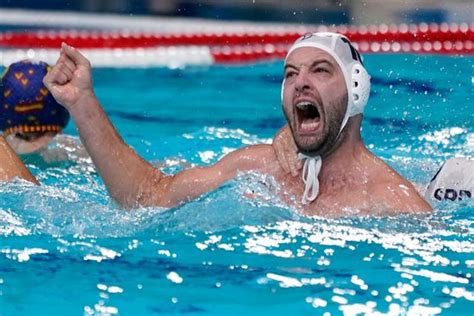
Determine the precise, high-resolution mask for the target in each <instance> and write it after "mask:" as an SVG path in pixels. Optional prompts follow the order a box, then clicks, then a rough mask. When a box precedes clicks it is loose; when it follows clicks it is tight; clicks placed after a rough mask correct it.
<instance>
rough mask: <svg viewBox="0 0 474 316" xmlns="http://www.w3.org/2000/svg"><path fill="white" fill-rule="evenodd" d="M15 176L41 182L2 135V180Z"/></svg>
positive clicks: (0, 137)
mask: <svg viewBox="0 0 474 316" xmlns="http://www.w3.org/2000/svg"><path fill="white" fill-rule="evenodd" d="M13 178H22V179H25V180H28V181H30V182H33V183H34V184H39V182H38V180H36V178H35V177H34V176H33V175H32V174H31V172H30V171H29V170H28V169H27V168H26V167H25V165H24V164H23V162H22V161H21V160H20V158H18V156H17V155H16V153H15V152H14V151H13V149H12V148H11V147H10V146H9V145H8V143H7V142H6V140H5V138H4V137H3V136H0V181H9V180H12V179H13Z"/></svg>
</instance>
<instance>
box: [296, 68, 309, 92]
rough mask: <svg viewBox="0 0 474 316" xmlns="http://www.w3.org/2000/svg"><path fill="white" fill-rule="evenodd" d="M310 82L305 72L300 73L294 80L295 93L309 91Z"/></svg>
mask: <svg viewBox="0 0 474 316" xmlns="http://www.w3.org/2000/svg"><path fill="white" fill-rule="evenodd" d="M310 86H311V84H310V81H309V78H308V75H307V73H306V72H305V71H300V72H299V73H298V75H297V77H296V80H295V89H296V91H297V92H300V93H302V92H304V91H305V90H309V89H310Z"/></svg>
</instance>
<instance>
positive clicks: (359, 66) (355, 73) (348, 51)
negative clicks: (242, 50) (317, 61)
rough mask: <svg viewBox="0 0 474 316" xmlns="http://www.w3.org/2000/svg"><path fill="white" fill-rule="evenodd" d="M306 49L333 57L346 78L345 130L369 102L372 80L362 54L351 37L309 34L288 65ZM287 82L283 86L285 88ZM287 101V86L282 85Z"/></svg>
mask: <svg viewBox="0 0 474 316" xmlns="http://www.w3.org/2000/svg"><path fill="white" fill-rule="evenodd" d="M302 47H314V48H319V49H321V50H323V51H325V52H326V53H328V54H329V55H331V56H332V57H333V58H334V59H335V60H336V62H337V64H338V65H339V68H341V70H342V73H343V74H344V79H345V81H346V88H347V94H348V98H347V109H346V115H345V117H344V120H343V122H342V126H341V130H342V129H343V128H344V126H345V125H346V124H347V120H348V119H349V117H351V116H354V115H357V114H359V113H362V112H364V108H365V105H366V104H367V102H368V101H369V95H370V76H369V74H368V73H367V70H366V69H365V67H364V65H363V63H362V57H361V56H360V54H359V52H358V51H357V50H356V49H355V48H354V46H352V44H351V42H350V41H349V39H348V38H347V37H345V36H344V35H342V34H339V33H333V32H318V33H308V34H305V35H303V36H301V37H300V38H299V39H297V40H296V41H295V42H294V44H293V45H292V46H291V47H290V49H289V50H288V53H287V54H286V58H285V63H286V60H287V59H288V56H290V54H291V53H292V52H293V51H294V50H296V49H298V48H302ZM284 82H285V81H284V80H283V84H284ZM281 92H282V100H283V85H282V90H281Z"/></svg>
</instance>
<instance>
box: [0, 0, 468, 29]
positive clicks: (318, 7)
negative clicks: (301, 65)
mask: <svg viewBox="0 0 474 316" xmlns="http://www.w3.org/2000/svg"><path fill="white" fill-rule="evenodd" d="M473 3H474V2H473V1H472V0H450V1H446V0H415V1H408V0H364V1H349V0H295V1H277V0H232V1H223V0H199V1H191V0H68V1H64V0H42V1H38V0H0V11H1V10H2V9H23V10H55V11H58V10H59V11H79V12H88V13H91V12H97V13H115V14H126V15H160V16H176V17H195V18H206V19H219V20H245V21H258V22H289V23H310V24H320V23H321V24H336V25H337V24H356V25H361V24H379V23H386V24H388V23H397V24H398V23H422V22H425V23H431V22H433V23H442V22H456V23H459V22H468V23H470V22H472V21H473V8H474V7H473V6H474V5H473ZM3 11H4V13H5V12H15V11H11V10H3Z"/></svg>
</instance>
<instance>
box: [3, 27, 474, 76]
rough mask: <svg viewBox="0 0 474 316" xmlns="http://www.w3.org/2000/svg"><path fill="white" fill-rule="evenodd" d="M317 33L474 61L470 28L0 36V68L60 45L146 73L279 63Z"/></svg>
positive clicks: (364, 45) (51, 56) (370, 47)
mask: <svg viewBox="0 0 474 316" xmlns="http://www.w3.org/2000/svg"><path fill="white" fill-rule="evenodd" d="M315 31H335V32H339V33H343V34H345V35H347V36H348V37H349V38H350V39H351V41H352V42H353V43H354V46H356V48H358V49H359V51H360V52H361V53H422V54H448V55H474V24H467V23H462V24H447V23H443V24H420V25H406V24H402V25H391V26H387V25H377V26H375V25H373V26H359V27H356V26H338V27H325V26H315V27H297V28H296V27H293V28H289V29H288V30H282V29H279V31H278V32H272V31H269V30H265V31H262V30H258V31H254V32H252V31H249V30H247V31H245V32H237V31H226V32H217V31H216V32H210V31H206V32H197V33H189V32H187V33H154V32H130V31H76V30H68V31H35V32H4V33H0V62H1V63H2V64H3V65H8V64H9V63H11V62H13V61H17V60H19V59H24V58H33V59H41V60H44V61H46V62H50V63H51V62H54V61H55V59H56V58H57V56H58V48H59V46H60V45H61V42H66V43H68V44H69V45H72V46H74V47H77V48H80V49H81V50H82V51H83V52H84V54H85V55H86V56H87V57H88V58H89V59H90V60H91V61H92V63H93V64H94V66H99V67H100V66H103V67H115V66H116V67H135V66H136V67H147V66H170V67H181V66H184V65H209V64H216V63H217V64H222V63H251V62H257V61H265V60H271V59H280V58H283V57H284V56H285V55H286V52H287V49H288V47H289V45H290V44H291V43H292V42H293V41H294V40H295V39H296V38H298V37H299V36H301V35H302V34H305V33H308V32H315Z"/></svg>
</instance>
